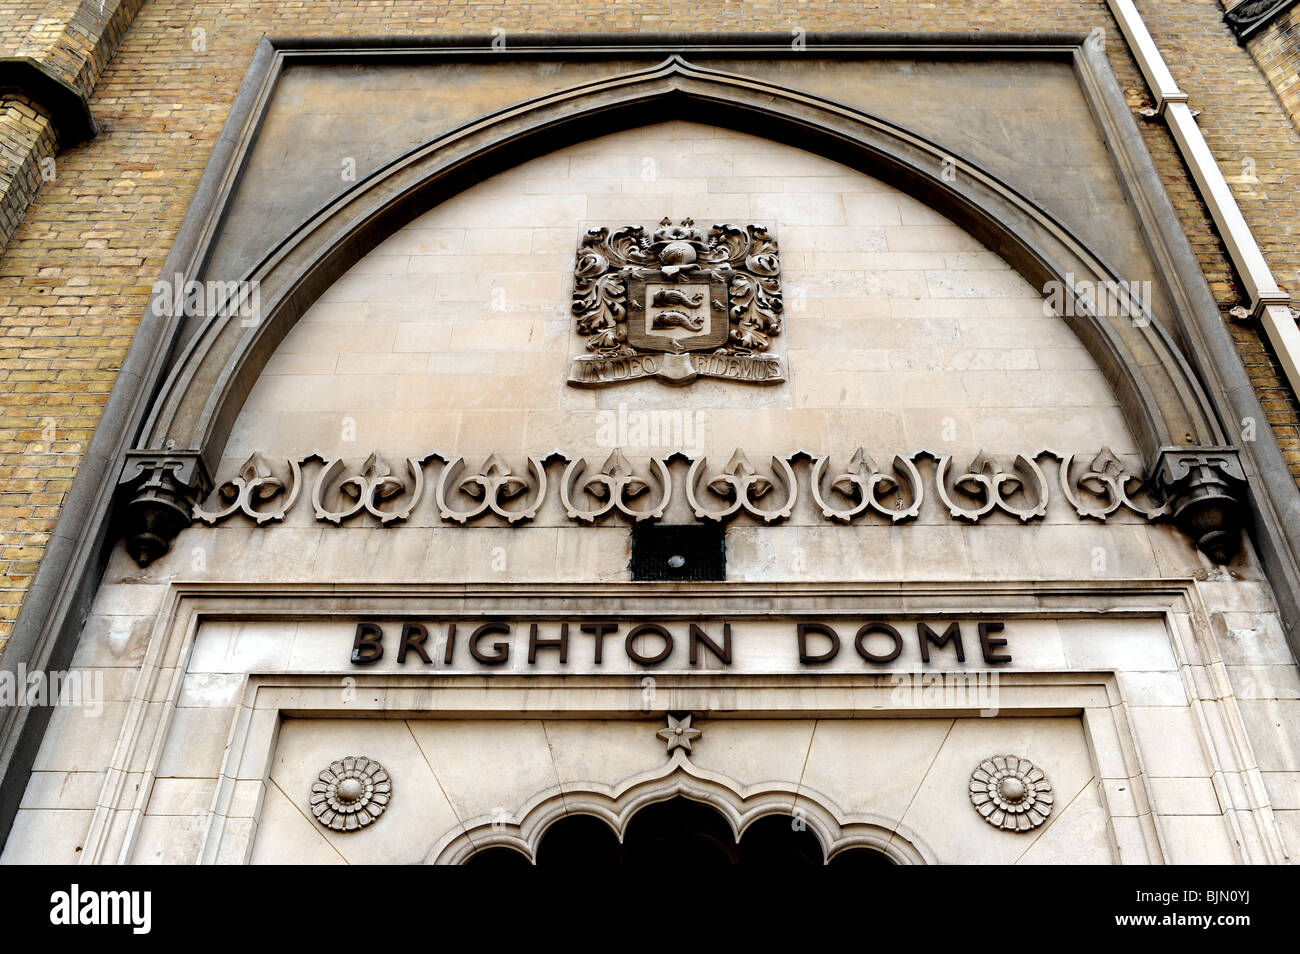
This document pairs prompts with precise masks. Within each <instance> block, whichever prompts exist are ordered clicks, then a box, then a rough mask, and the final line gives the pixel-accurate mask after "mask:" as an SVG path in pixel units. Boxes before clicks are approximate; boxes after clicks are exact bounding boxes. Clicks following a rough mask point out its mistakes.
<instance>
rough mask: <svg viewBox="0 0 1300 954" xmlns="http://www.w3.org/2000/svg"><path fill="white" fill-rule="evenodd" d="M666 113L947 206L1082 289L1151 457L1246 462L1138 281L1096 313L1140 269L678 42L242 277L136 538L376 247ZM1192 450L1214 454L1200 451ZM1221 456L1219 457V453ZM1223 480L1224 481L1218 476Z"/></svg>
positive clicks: (417, 172)
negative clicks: (524, 170)
mask: <svg viewBox="0 0 1300 954" xmlns="http://www.w3.org/2000/svg"><path fill="white" fill-rule="evenodd" d="M669 118H688V119H694V120H697V121H703V122H708V123H711V124H714V125H721V126H725V127H728V128H732V129H735V130H738V131H743V132H747V133H751V134H755V135H759V136H763V137H766V138H770V139H773V140H776V141H780V142H784V143H787V144H790V145H796V146H797V147H799V148H802V149H806V150H808V151H811V152H814V153H817V154H819V155H822V156H825V157H827V158H830V159H834V160H836V161H839V162H843V163H845V164H846V165H849V166H851V167H854V168H857V169H859V170H861V171H863V172H866V173H868V174H871V175H874V176H876V177H878V178H880V179H882V180H884V181H886V182H888V183H890V184H891V185H894V186H896V187H898V188H900V189H902V190H903V191H905V192H907V193H909V194H911V195H913V196H914V197H916V198H918V199H919V200H921V201H923V202H925V203H926V204H928V205H930V206H931V207H933V208H935V209H936V210H937V211H939V212H941V213H942V214H944V215H945V216H947V217H948V218H950V219H952V220H953V221H954V222H956V223H957V224H958V225H959V226H961V227H963V228H964V229H966V230H967V231H968V232H970V233H971V234H973V235H974V236H975V237H976V238H978V239H979V240H980V241H982V242H983V243H984V244H985V245H986V246H988V247H989V248H991V249H992V250H993V251H995V252H996V253H998V254H999V255H1000V256H1002V257H1003V258H1004V259H1005V260H1007V261H1008V262H1009V263H1010V264H1011V265H1012V267H1013V268H1015V269H1016V270H1017V271H1019V272H1020V274H1021V275H1023V276H1024V277H1025V278H1026V280H1028V281H1029V282H1030V284H1031V285H1033V286H1035V287H1038V288H1045V287H1049V286H1048V283H1049V282H1054V283H1056V284H1055V285H1054V286H1050V287H1056V288H1061V289H1064V290H1065V295H1066V296H1067V297H1068V298H1071V299H1072V300H1071V301H1070V308H1069V309H1068V311H1067V313H1068V314H1071V315H1073V316H1076V317H1070V318H1064V319H1062V320H1066V321H1069V322H1070V324H1071V326H1072V327H1073V329H1074V330H1075V332H1076V334H1077V335H1078V336H1079V338H1080V339H1081V340H1082V342H1083V344H1084V345H1085V346H1086V347H1087V348H1088V350H1089V351H1090V353H1091V354H1092V356H1093V357H1094V359H1095V360H1096V361H1097V364H1098V366H1099V367H1100V368H1101V370H1102V372H1103V374H1104V375H1105V376H1106V378H1107V380H1108V381H1109V383H1110V385H1111V387H1112V389H1113V390H1114V392H1115V393H1116V395H1117V397H1118V399H1119V402H1120V404H1121V407H1122V408H1123V410H1124V413H1125V416H1126V419H1127V421H1128V424H1129V427H1130V429H1131V430H1132V432H1133V434H1134V435H1135V437H1136V439H1137V441H1138V443H1139V446H1140V447H1141V449H1142V452H1143V456H1144V458H1145V460H1146V461H1147V464H1148V466H1149V467H1151V468H1152V470H1153V472H1154V473H1156V475H1157V477H1158V478H1160V479H1161V480H1162V482H1164V483H1167V484H1169V485H1171V486H1173V485H1176V484H1179V482H1180V481H1181V482H1182V483H1183V484H1186V483H1188V482H1189V476H1188V475H1189V473H1194V472H1195V471H1194V468H1195V466H1196V463H1197V461H1198V460H1202V459H1203V458H1205V457H1206V453H1205V452H1206V451H1207V450H1208V451H1211V452H1213V453H1217V454H1218V455H1219V457H1220V458H1224V459H1227V460H1228V461H1229V465H1230V466H1229V469H1232V467H1234V466H1235V452H1234V451H1233V450H1232V449H1230V448H1225V447H1224V446H1223V445H1224V444H1225V439H1224V434H1223V431H1222V429H1221V427H1220V425H1219V423H1218V421H1217V420H1216V418H1215V416H1214V414H1213V413H1212V412H1211V410H1210V408H1209V405H1208V403H1207V401H1206V398H1205V395H1204V393H1203V392H1202V389H1201V387H1200V385H1199V383H1198V382H1197V380H1196V378H1195V375H1194V374H1193V373H1192V371H1191V369H1190V367H1189V366H1188V364H1187V362H1186V361H1185V360H1184V358H1183V356H1182V354H1181V353H1180V352H1179V350H1178V349H1177V347H1176V346H1175V344H1174V342H1173V339H1172V338H1171V336H1170V335H1169V334H1168V333H1167V331H1166V330H1165V328H1164V327H1163V325H1162V324H1161V322H1160V321H1159V320H1158V319H1157V318H1156V316H1154V315H1152V314H1150V311H1149V309H1148V308H1147V305H1146V303H1145V302H1142V301H1140V300H1138V299H1137V298H1136V297H1133V298H1132V299H1131V300H1129V301H1128V302H1126V304H1125V308H1124V309H1123V313H1122V314H1120V315H1110V316H1107V315H1099V314H1097V313H1096V310H1095V309H1094V308H1092V307H1091V305H1090V304H1089V303H1088V301H1087V299H1086V297H1085V296H1083V295H1082V294H1081V293H1079V292H1078V291H1077V289H1080V288H1082V287H1085V283H1086V287H1088V288H1099V287H1112V288H1123V287H1125V283H1124V282H1123V281H1121V280H1120V278H1119V275H1118V273H1117V272H1116V271H1115V270H1114V269H1113V268H1111V267H1109V266H1108V265H1107V264H1106V263H1105V262H1103V261H1102V260H1101V259H1100V257H1099V256H1097V255H1096V254H1094V253H1093V252H1092V251H1090V249H1089V248H1088V247H1087V245H1086V244H1085V243H1084V242H1083V241H1081V240H1080V239H1078V238H1077V237H1075V236H1074V235H1072V234H1071V233H1070V232H1069V231H1068V230H1067V229H1066V228H1065V227H1064V226H1063V225H1062V224H1061V223H1060V222H1058V221H1057V220H1056V219H1054V218H1053V217H1052V216H1051V215H1050V214H1048V213H1047V212H1046V211H1045V210H1043V209H1042V208H1041V207H1039V206H1038V205H1036V204H1035V203H1033V202H1032V201H1030V200H1029V199H1027V198H1025V197H1024V196H1023V195H1021V194H1020V193H1018V192H1017V191H1016V190H1015V189H1013V188H1012V187H1010V186H1009V185H1007V184H1006V183H1004V182H1001V181H999V180H998V179H997V178H996V177H994V176H992V175H991V174H989V173H987V172H985V171H984V170H982V169H980V168H979V167H977V166H976V165H974V164H972V163H970V162H967V161H964V160H960V159H956V158H954V157H951V156H950V155H949V154H948V153H947V152H946V151H945V150H943V149H941V148H940V147H939V146H937V145H935V144H934V143H932V142H930V141H928V140H926V139H924V138H922V137H920V136H917V135H914V134H912V133H910V132H908V131H907V130H905V129H903V128H901V127H899V126H897V125H894V124H892V123H888V122H885V121H883V120H880V119H877V118H874V117H872V116H869V115H866V114H864V113H862V112H860V111H857V110H853V109H850V108H848V107H845V106H842V105H839V104H836V103H834V102H831V101H829V100H826V99H824V98H821V97H817V96H811V95H807V94H802V93H798V92H795V91H791V90H788V89H782V88H779V87H776V86H773V85H771V84H768V83H764V82H760V81H757V80H753V79H749V78H746V77H744V76H740V75H736V74H732V73H724V72H719V71H716V70H710V69H702V68H700V67H697V66H694V65H692V64H691V63H689V62H688V61H686V60H685V59H683V58H681V57H680V56H670V57H668V58H667V59H666V60H664V61H663V62H662V63H659V64H658V65H656V66H653V67H650V68H647V69H642V70H637V71H633V72H630V73H625V74H620V75H616V76H613V77H610V78H608V79H605V80H602V81H599V82H594V83H589V84H585V85H582V86H579V87H576V88H573V89H569V90H566V91H563V92H560V93H556V94H552V95H546V96H542V97H539V98H538V99H535V100H532V101H529V102H526V103H523V104H520V105H518V106H515V107H512V108H510V109H506V110H502V111H499V112H496V113H493V114H491V115H488V116H485V117H483V118H482V119H480V120H478V121H476V122H473V123H470V124H468V125H465V126H463V127H461V128H459V129H457V130H455V131H453V132H451V133H449V134H447V135H445V136H441V137H438V138H436V139H434V140H432V141H430V142H428V143H426V144H425V145H424V146H421V147H419V148H417V149H415V150H413V151H411V152H410V153H408V154H406V155H405V156H402V157H401V158H399V159H397V160H395V161H394V162H392V163H390V164H389V165H388V166H386V167H384V168H383V169H381V170H379V171H377V172H376V173H374V174H373V175H371V176H370V177H369V178H367V179H366V180H365V181H363V182H360V183H358V184H357V185H356V186H355V187H353V188H352V189H350V190H349V191H348V192H346V193H345V194H343V195H342V196H340V197H339V198H338V199H337V200H335V201H333V202H332V203H330V204H328V205H327V206H325V207H324V208H322V209H320V210H319V211H318V212H317V213H316V214H315V215H314V216H313V217H312V218H311V219H310V220H309V221H307V222H306V223H304V224H303V225H302V226H301V227H300V228H299V229H298V230H297V231H296V232H295V233H294V234H293V235H291V236H290V237H289V238H288V239H287V240H286V241H284V242H283V243H281V244H280V245H279V246H277V247H276V248H275V249H273V250H272V251H271V252H270V253H269V254H267V255H266V256H265V258H264V259H263V260H262V261H261V262H260V263H259V264H258V265H257V266H255V267H254V268H253V269H252V271H251V272H250V273H249V274H248V275H247V276H245V278H246V279H247V280H248V281H249V282H250V283H252V282H256V287H258V289H259V295H260V317H259V320H257V321H249V320H247V319H246V318H243V317H241V316H240V314H239V307H238V303H237V302H236V303H235V304H234V305H232V306H231V307H227V308H226V309H224V310H222V311H219V312H218V313H216V314H214V315H212V316H209V317H207V318H206V319H204V321H203V322H202V324H201V325H200V327H199V329H198V331H197V333H196V334H195V335H194V336H193V337H192V338H191V339H190V341H189V342H188V344H187V345H186V347H185V348H184V349H183V350H182V351H181V353H180V354H179V355H178V356H177V359H176V361H175V362H174V364H173V366H172V368H171V371H170V373H169V374H168V375H167V377H166V380H165V382H164V383H163V385H162V387H161V389H160V391H159V393H158V395H157V396H156V398H155V399H154V401H153V403H152V405H151V407H150V411H149V414H148V416H147V421H146V424H145V427H144V431H143V434H142V436H141V438H140V440H139V441H138V442H137V444H136V449H135V450H133V451H131V452H130V453H129V455H128V459H127V461H126V462H125V466H124V471H123V476H122V483H123V484H124V485H125V489H126V491H127V493H128V495H129V496H130V497H131V499H130V500H129V502H128V504H127V510H128V525H129V526H128V534H129V536H130V538H131V540H132V551H133V555H135V556H136V558H137V559H139V560H140V561H141V562H142V563H147V562H149V561H150V560H152V559H153V558H155V557H156V556H157V555H159V554H161V553H162V552H165V551H166V549H167V547H168V546H169V541H170V539H171V538H172V537H174V535H175V533H176V532H179V530H180V529H181V528H183V527H184V526H188V525H189V521H190V511H191V508H192V505H193V502H194V501H195V499H198V498H201V497H202V496H203V495H205V494H206V493H207V491H208V489H210V486H211V479H210V474H211V473H212V469H213V467H214V465H215V462H216V460H217V459H218V458H219V457H220V454H221V452H222V449H223V448H224V446H225V443H226V440H227V437H228V435H229V433H230V429H231V427H232V425H233V422H234V420H235V418H236V416H237V415H238V413H239V410H240V408H241V407H242V405H243V402H244V400H245V399H246V398H247V396H248V394H249V392H250V391H251V389H252V387H253V385H254V383H255V382H256V380H257V377H258V375H259V374H260V372H261V369H262V368H263V366H264V365H265V363H266V361H267V360H268V359H269V357H270V356H271V354H272V353H273V352H274V351H275V348H276V346H277V345H278V344H279V343H280V341H281V340H282V339H283V338H284V336H285V334H286V333H287V332H288V330H289V329H290V328H291V327H292V326H293V324H294V323H295V322H296V321H297V320H298V318H299V317H300V316H301V315H302V314H303V313H304V312H305V311H306V310H307V308H308V307H309V306H310V305H311V304H312V303H313V302H314V301H315V299H316V298H317V297H318V296H319V295H320V294H321V293H323V292H324V290H325V289H326V288H327V287H328V286H329V285H330V284H331V283H332V282H333V281H334V280H335V279H336V278H337V277H338V276H339V275H341V274H343V273H344V272H345V271H346V270H347V269H348V268H349V267H350V266H351V265H352V264H354V263H355V262H356V261H357V260H359V259H360V258H361V257H362V256H363V255H365V254H366V253H367V252H368V251H369V250H370V249H371V248H373V247H374V246H375V245H377V244H378V243H379V242H380V241H381V240H383V239H384V238H386V237H387V236H388V235H390V234H392V233H393V232H395V231H396V230H397V229H398V228H400V227H401V226H402V225H404V224H406V223H407V222H409V221H410V220H412V219H413V218H415V217H416V216H417V215H419V214H421V213H423V212H425V211H427V210H428V209H430V208H432V207H433V206H435V205H437V204H438V203H439V202H441V201H443V200H445V199H447V198H449V197H450V196H452V195H454V194H456V193H457V192H459V191H461V190H463V189H464V188H465V187H467V186H468V185H469V184H472V183H475V182H478V181H481V180H482V179H483V178H485V177H487V176H488V175H491V174H493V173H495V172H498V171H501V170H502V169H505V168H509V167H511V166H514V165H517V164H519V163H520V162H522V161H525V160H527V159H529V158H533V157H535V156H537V155H541V154H544V153H546V152H549V151H553V150H554V149H557V148H560V147H562V146H566V145H570V144H573V143H576V142H580V141H583V140H585V139H589V138H592V137H594V136H598V135H603V134H606V133H608V132H610V131H614V130H619V129H624V128H630V127H635V126H640V125H645V124H648V123H653V122H658V121H662V120H664V119H669ZM954 170H955V175H954V174H953V171H954ZM1076 296H1077V297H1076ZM1192 450H1196V451H1198V452H1200V453H1201V456H1200V457H1195V455H1191V456H1190V457H1189V454H1190V452H1191V451H1192ZM1188 460H1191V462H1192V463H1191V465H1188V464H1187V463H1186V461H1188ZM1217 460H1218V458H1214V459H1212V460H1211V461H1210V464H1208V465H1207V466H1210V467H1216V466H1218V464H1217ZM1180 467H1181V470H1179V468H1180ZM1166 471H1168V476H1167V477H1165V476H1164V474H1165V472H1166ZM1234 474H1235V471H1234ZM1192 483H1194V481H1192ZM1224 487H1227V485H1226V484H1223V483H1222V481H1219V482H1218V484H1216V491H1217V490H1222V489H1223V488H1224ZM1221 496H1222V495H1221ZM1175 509H1177V508H1175Z"/></svg>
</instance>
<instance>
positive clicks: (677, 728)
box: [655, 714, 700, 755]
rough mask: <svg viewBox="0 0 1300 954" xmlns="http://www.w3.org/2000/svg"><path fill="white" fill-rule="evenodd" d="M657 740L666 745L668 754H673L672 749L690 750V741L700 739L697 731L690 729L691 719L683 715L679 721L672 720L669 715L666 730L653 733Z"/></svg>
mask: <svg viewBox="0 0 1300 954" xmlns="http://www.w3.org/2000/svg"><path fill="white" fill-rule="evenodd" d="M655 734H656V735H658V736H659V738H661V739H663V740H664V741H665V742H667V743H668V754H669V755H672V754H673V749H685V750H686V751H687V752H689V751H690V750H691V740H692V739H698V738H699V737H700V730H699V729H692V728H691V717H690V715H689V714H688V715H685V716H683V717H682V718H680V719H674V718H673V717H672V716H671V715H670V716H669V717H668V728H666V729H660V730H659V731H658V732H656V733H655Z"/></svg>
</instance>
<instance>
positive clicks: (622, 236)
mask: <svg viewBox="0 0 1300 954" xmlns="http://www.w3.org/2000/svg"><path fill="white" fill-rule="evenodd" d="M574 276H575V281H574V289H573V314H574V317H575V319H576V321H577V329H578V333H579V334H580V335H582V336H584V337H585V338H586V339H587V352H588V353H587V354H583V355H580V356H578V357H576V358H574V359H573V363H572V366H571V367H570V370H569V384H571V385H573V386H574V387H600V386H602V385H606V384H614V383H617V382H621V381H631V380H635V379H637V378H649V377H653V378H658V379H659V380H661V381H663V382H665V383H667V384H674V385H682V384H688V383H690V382H691V381H693V380H694V379H695V378H697V377H714V378H726V379H728V380H732V381H743V382H746V383H749V384H776V383H778V382H780V381H784V380H785V368H784V367H783V365H782V361H781V359H780V358H779V357H778V356H776V355H773V354H770V353H769V351H768V349H769V347H770V345H771V343H772V339H773V337H774V336H776V335H778V334H780V332H781V307H782V306H781V264H780V260H779V258H778V255H777V245H776V240H775V239H774V238H773V237H772V236H771V235H770V234H769V233H768V231H767V229H766V228H764V227H763V226H761V225H748V226H745V227H741V226H738V225H715V226H713V228H711V229H710V230H709V231H708V232H707V233H706V232H704V231H703V230H702V229H699V228H696V226H695V223H694V222H693V221H691V220H690V219H683V220H682V222H681V224H680V225H674V224H673V223H672V221H671V220H670V219H664V220H663V221H662V222H660V223H659V227H658V228H657V229H655V230H654V231H653V232H652V233H650V234H647V233H646V230H645V228H643V227H641V226H637V225H628V226H624V227H622V228H619V229H616V230H615V231H614V232H613V234H611V233H610V231H609V229H606V228H599V229H591V230H590V231H589V232H587V234H586V235H585V236H584V237H583V239H582V247H581V248H580V249H578V263H577V267H576V268H575V270H574Z"/></svg>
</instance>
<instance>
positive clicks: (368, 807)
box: [311, 755, 393, 831]
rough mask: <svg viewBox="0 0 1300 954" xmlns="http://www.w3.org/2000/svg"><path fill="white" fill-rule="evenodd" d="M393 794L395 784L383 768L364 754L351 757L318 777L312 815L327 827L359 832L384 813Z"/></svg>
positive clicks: (312, 795) (314, 785)
mask: <svg viewBox="0 0 1300 954" xmlns="http://www.w3.org/2000/svg"><path fill="white" fill-rule="evenodd" d="M392 795H393V782H392V779H390V778H389V777H388V772H386V771H385V770H384V767H383V766H382V765H380V764H379V763H378V762H376V761H375V760H374V759H370V758H367V757H366V756H364V755H349V756H348V757H347V758H344V759H339V760H338V761H337V762H331V763H330V764H329V766H328V767H327V768H325V769H323V770H322V771H321V773H320V774H319V775H318V776H316V781H315V782H313V783H312V786H311V813H312V814H313V815H315V816H316V820H317V821H318V822H320V823H321V824H322V825H324V826H325V827H326V828H332V829H333V830H334V831H357V830H359V829H361V828H365V827H366V826H367V825H369V824H372V823H373V822H374V821H375V819H377V818H378V817H379V816H380V815H382V814H383V813H384V809H385V808H387V807H388V802H389V800H390V799H391V798H392Z"/></svg>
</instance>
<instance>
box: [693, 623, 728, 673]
mask: <svg viewBox="0 0 1300 954" xmlns="http://www.w3.org/2000/svg"><path fill="white" fill-rule="evenodd" d="M701 643H703V644H704V645H705V646H707V647H708V648H709V652H711V653H713V655H715V656H717V657H718V661H719V662H721V663H722V664H723V665H724V666H730V665H731V624H730V623H723V624H722V645H721V646H719V645H718V644H717V643H715V642H714V641H713V640H711V639H709V634H708V633H706V632H705V631H704V630H703V629H702V628H700V627H699V626H697V625H695V624H694V623H691V665H692V666H694V665H696V664H697V663H698V662H699V651H700V644H701Z"/></svg>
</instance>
